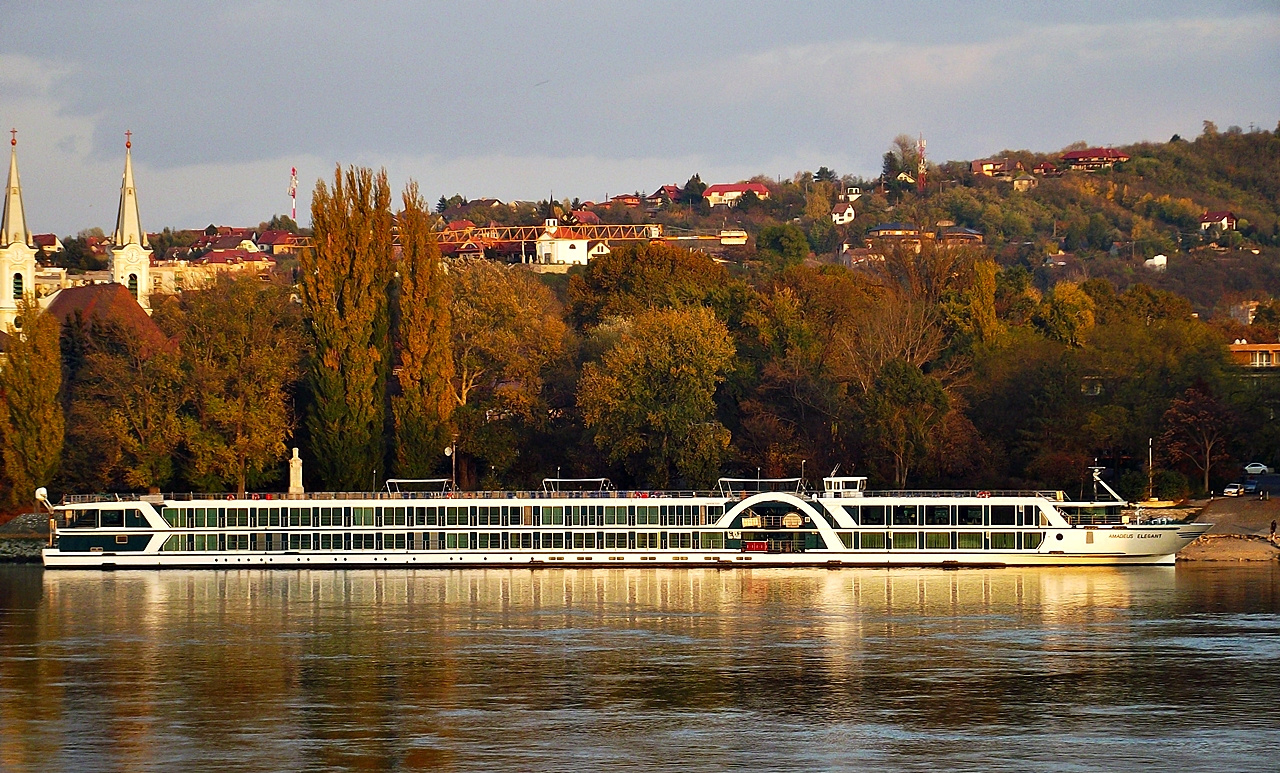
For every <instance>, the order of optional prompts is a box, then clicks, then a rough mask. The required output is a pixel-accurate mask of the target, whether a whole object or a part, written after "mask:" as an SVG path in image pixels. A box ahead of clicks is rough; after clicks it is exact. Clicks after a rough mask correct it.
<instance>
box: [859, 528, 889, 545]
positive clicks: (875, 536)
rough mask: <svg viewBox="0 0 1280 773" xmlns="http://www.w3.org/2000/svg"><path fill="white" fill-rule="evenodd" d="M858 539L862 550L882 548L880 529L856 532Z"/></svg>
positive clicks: (883, 542) (882, 533) (883, 543)
mask: <svg viewBox="0 0 1280 773" xmlns="http://www.w3.org/2000/svg"><path fill="white" fill-rule="evenodd" d="M858 541H859V544H861V545H862V549H863V550H884V545H885V540H884V532H882V531H863V532H858Z"/></svg>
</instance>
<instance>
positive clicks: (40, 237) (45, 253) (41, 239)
mask: <svg viewBox="0 0 1280 773" xmlns="http://www.w3.org/2000/svg"><path fill="white" fill-rule="evenodd" d="M31 238H32V240H33V241H34V242H35V247H36V249H37V250H39V251H40V257H41V258H50V257H53V256H54V255H57V254H58V253H59V252H62V251H63V250H64V249H66V247H65V246H64V245H63V244H62V240H61V239H59V238H58V235H57V234H33V235H32V237H31Z"/></svg>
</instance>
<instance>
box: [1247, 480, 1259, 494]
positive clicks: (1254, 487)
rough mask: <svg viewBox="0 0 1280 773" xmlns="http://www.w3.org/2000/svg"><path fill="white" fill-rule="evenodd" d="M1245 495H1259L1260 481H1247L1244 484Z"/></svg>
mask: <svg viewBox="0 0 1280 773" xmlns="http://www.w3.org/2000/svg"><path fill="white" fill-rule="evenodd" d="M1244 493H1246V494H1256V493H1258V481H1256V480H1246V481H1245V482H1244Z"/></svg>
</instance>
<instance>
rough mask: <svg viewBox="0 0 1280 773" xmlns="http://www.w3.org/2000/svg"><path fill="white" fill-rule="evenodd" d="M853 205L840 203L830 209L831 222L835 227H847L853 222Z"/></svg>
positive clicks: (845, 202)
mask: <svg viewBox="0 0 1280 773" xmlns="http://www.w3.org/2000/svg"><path fill="white" fill-rule="evenodd" d="M853 216H854V212H853V205H852V204H850V203H849V202H847V201H842V202H840V203H839V204H837V205H835V207H833V208H832V209H831V222H833V223H835V224H836V225H848V224H850V223H852V222H853Z"/></svg>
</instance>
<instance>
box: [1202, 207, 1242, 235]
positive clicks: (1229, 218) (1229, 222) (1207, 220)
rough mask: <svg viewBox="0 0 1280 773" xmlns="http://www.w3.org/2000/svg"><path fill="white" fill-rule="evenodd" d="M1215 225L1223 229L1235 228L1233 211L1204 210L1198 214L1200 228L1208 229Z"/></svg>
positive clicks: (1232, 229) (1231, 229) (1230, 229)
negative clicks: (1201, 213)
mask: <svg viewBox="0 0 1280 773" xmlns="http://www.w3.org/2000/svg"><path fill="white" fill-rule="evenodd" d="M1214 226H1217V227H1218V228H1220V229H1222V230H1223V231H1234V230H1236V216H1235V213H1234V212H1228V211H1226V210H1220V211H1219V210H1215V211H1213V212H1206V213H1204V214H1203V215H1201V216H1200V230H1201V231H1208V230H1209V229H1210V228H1213V227H1214Z"/></svg>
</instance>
